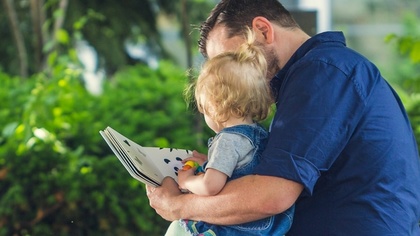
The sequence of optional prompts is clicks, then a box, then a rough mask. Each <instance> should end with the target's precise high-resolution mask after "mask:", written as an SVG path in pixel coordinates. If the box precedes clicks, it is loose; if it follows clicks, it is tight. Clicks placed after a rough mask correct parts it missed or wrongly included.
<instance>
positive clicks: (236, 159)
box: [206, 133, 253, 177]
mask: <svg viewBox="0 0 420 236" xmlns="http://www.w3.org/2000/svg"><path fill="white" fill-rule="evenodd" d="M252 150H253V146H252V144H251V143H250V141H249V140H248V139H247V138H245V137H243V136H242V135H238V134H232V133H220V134H218V135H217V136H216V137H215V139H214V140H213V141H212V143H211V146H210V147H209V151H208V162H207V165H206V169H208V168H212V169H216V170H218V171H220V172H222V173H224V174H226V175H227V176H229V177H231V176H232V173H233V171H234V170H235V168H237V167H238V166H240V165H242V164H244V162H247V161H249V160H245V159H244V158H245V157H251V158H252V155H249V153H250V152H251V153H252Z"/></svg>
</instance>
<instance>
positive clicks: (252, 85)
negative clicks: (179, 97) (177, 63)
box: [189, 28, 273, 124]
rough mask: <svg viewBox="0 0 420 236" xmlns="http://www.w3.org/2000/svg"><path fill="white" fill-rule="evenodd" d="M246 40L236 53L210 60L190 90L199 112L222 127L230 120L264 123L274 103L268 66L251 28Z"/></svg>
mask: <svg viewBox="0 0 420 236" xmlns="http://www.w3.org/2000/svg"><path fill="white" fill-rule="evenodd" d="M244 37H246V39H247V41H246V43H244V44H242V45H241V46H240V47H239V48H238V50H237V51H228V52H224V53H221V54H219V55H217V56H215V57H213V58H211V59H210V60H208V61H207V62H206V63H205V64H204V65H203V68H202V70H201V73H200V75H199V77H198V79H197V81H196V82H195V83H194V84H192V86H191V87H190V88H189V89H190V90H189V91H190V92H192V89H193V90H194V97H195V100H196V104H197V108H198V110H199V111H200V112H201V113H203V114H206V115H207V116H209V117H211V119H212V120H213V121H215V122H216V123H219V124H221V123H223V122H226V121H227V120H228V119H229V118H231V117H236V118H246V117H251V118H252V119H253V120H254V121H256V122H258V121H261V120H264V119H265V118H267V116H268V114H269V112H270V107H271V104H272V103H273V97H272V94H271V89H270V85H269V82H268V80H267V79H266V74H267V62H266V60H265V57H264V54H263V52H262V49H261V48H260V47H259V46H258V45H256V44H255V33H254V32H253V31H252V30H251V29H249V28H248V29H247V31H246V35H245V36H244Z"/></svg>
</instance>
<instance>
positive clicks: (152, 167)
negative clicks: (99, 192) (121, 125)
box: [100, 127, 192, 186]
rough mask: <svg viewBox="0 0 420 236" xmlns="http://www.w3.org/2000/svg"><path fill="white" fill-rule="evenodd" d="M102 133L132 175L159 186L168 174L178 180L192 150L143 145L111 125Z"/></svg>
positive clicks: (146, 182)
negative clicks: (179, 171) (183, 164)
mask: <svg viewBox="0 0 420 236" xmlns="http://www.w3.org/2000/svg"><path fill="white" fill-rule="evenodd" d="M100 134H101V135H102V137H103V138H104V139H105V141H106V142H107V144H108V145H109V146H110V148H111V149H112V151H113V152H114V154H115V155H116V156H117V157H118V159H119V160H120V161H121V163H122V164H123V166H124V167H125V168H126V169H127V171H128V172H129V173H130V175H131V176H132V177H134V178H135V179H137V180H139V181H141V182H143V183H145V184H149V185H152V186H158V185H160V183H161V182H162V180H163V179H164V177H166V176H170V177H172V178H173V179H175V181H177V179H178V178H177V174H178V170H179V169H181V168H182V162H181V161H182V160H183V159H185V158H187V157H190V156H191V154H192V152H191V151H189V150H184V149H174V148H158V147H142V146H141V145H139V144H137V143H135V142H133V141H132V140H130V139H128V138H126V137H125V136H123V135H122V134H120V133H118V132H117V131H115V130H114V129H112V128H111V127H107V128H106V129H105V130H104V131H100Z"/></svg>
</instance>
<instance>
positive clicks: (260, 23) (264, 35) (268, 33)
mask: <svg viewBox="0 0 420 236" xmlns="http://www.w3.org/2000/svg"><path fill="white" fill-rule="evenodd" d="M252 29H253V30H254V31H255V33H256V37H257V41H258V42H265V43H267V44H270V43H272V42H273V41H274V30H273V25H272V24H271V22H270V21H269V20H267V18H265V17H262V16H257V17H255V18H254V19H253V20H252Z"/></svg>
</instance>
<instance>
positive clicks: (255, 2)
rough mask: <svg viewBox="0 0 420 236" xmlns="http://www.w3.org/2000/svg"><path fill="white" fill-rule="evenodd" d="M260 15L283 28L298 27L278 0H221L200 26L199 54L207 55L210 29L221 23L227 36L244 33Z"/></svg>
mask: <svg viewBox="0 0 420 236" xmlns="http://www.w3.org/2000/svg"><path fill="white" fill-rule="evenodd" d="M257 16H262V17H265V18H267V20H269V21H270V22H272V23H274V24H277V25H279V26H281V27H284V28H299V25H298V24H297V23H296V21H295V20H294V19H293V17H292V16H291V14H290V12H289V11H288V10H286V8H284V7H283V5H282V4H281V3H280V2H279V1H278V0H221V1H220V2H219V3H218V4H217V5H216V6H215V7H214V8H213V10H212V11H211V12H210V15H209V17H208V18H207V20H206V21H205V22H203V23H202V24H201V27H200V35H201V36H200V39H199V41H198V46H199V49H200V52H201V54H203V56H204V57H205V58H207V57H208V55H207V50H206V45H207V37H208V35H209V33H210V31H211V30H212V29H213V28H214V27H215V26H216V25H220V24H222V25H223V26H224V27H226V28H227V30H228V38H231V37H233V36H237V35H245V34H246V29H247V27H249V28H251V27H252V20H253V19H254V18H255V17H257Z"/></svg>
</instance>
